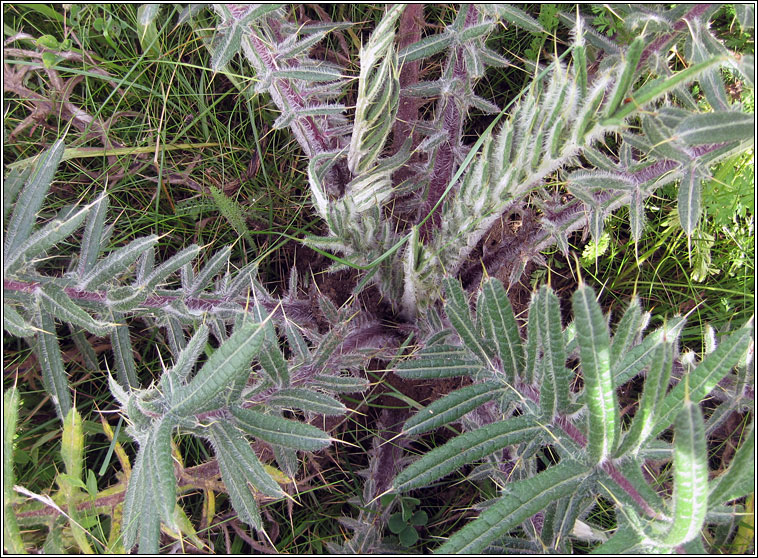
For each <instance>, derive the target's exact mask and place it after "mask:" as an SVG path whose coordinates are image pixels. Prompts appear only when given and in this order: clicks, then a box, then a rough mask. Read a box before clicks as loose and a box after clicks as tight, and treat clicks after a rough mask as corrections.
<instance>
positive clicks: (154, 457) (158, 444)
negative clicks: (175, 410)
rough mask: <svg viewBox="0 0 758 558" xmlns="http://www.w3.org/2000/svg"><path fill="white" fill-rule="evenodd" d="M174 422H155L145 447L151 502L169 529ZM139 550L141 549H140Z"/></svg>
mask: <svg viewBox="0 0 758 558" xmlns="http://www.w3.org/2000/svg"><path fill="white" fill-rule="evenodd" d="M173 429H174V422H173V420H172V419H171V418H170V417H165V418H163V419H161V420H158V421H156V423H155V425H154V426H153V431H152V433H151V436H150V441H149V442H148V443H147V445H146V451H147V456H146V459H147V460H148V463H149V467H148V471H149V475H150V484H151V486H152V497H153V501H154V502H155V503H156V504H157V505H158V509H159V510H160V517H161V519H162V520H163V521H164V522H165V523H166V524H167V525H168V526H169V527H170V528H171V529H174V530H177V526H176V525H174V507H175V506H176V477H175V476H174V464H173V459H172V457H171V432H172V431H173ZM140 550H141V549H140Z"/></svg>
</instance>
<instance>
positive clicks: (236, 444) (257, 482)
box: [211, 421, 284, 498]
mask: <svg viewBox="0 0 758 558" xmlns="http://www.w3.org/2000/svg"><path fill="white" fill-rule="evenodd" d="M211 431H212V432H213V438H214V441H215V443H216V450H217V453H218V452H221V453H224V454H225V456H224V457H226V458H227V459H231V460H232V461H233V462H234V463H235V465H236V466H237V467H238V468H239V469H240V472H241V473H242V476H243V477H244V478H245V480H246V482H249V483H250V484H251V485H252V486H253V487H254V488H255V489H256V490H257V491H258V492H261V493H263V494H265V495H266V496H269V497H271V498H281V497H282V496H284V492H283V491H282V489H281V488H280V487H279V485H278V484H277V482H276V481H275V480H274V479H273V478H272V477H271V475H269V474H268V473H267V472H266V470H265V469H264V468H263V465H262V464H261V462H260V460H259V459H258V456H256V455H255V452H254V451H253V449H252V448H251V447H250V444H249V442H248V441H247V439H246V438H245V436H244V435H243V434H242V432H240V431H239V430H238V429H237V428H236V427H235V426H234V425H232V424H230V423H228V422H225V421H219V422H214V423H213V425H212V426H211Z"/></svg>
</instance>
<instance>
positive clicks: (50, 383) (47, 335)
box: [36, 307, 72, 420]
mask: <svg viewBox="0 0 758 558" xmlns="http://www.w3.org/2000/svg"><path fill="white" fill-rule="evenodd" d="M36 314H37V316H36V317H37V320H38V323H39V328H40V329H41V330H42V331H40V332H38V333H37V356H38V361H39V363H40V366H41V368H42V381H43V383H44V384H45V389H46V390H47V392H48V393H49V394H50V398H51V399H52V400H53V404H54V405H55V412H56V414H57V415H58V418H60V419H61V420H64V419H65V417H66V415H67V414H68V412H69V410H71V406H72V403H71V393H70V392H69V390H68V380H67V375H66V369H65V368H64V366H63V358H62V357H61V349H60V346H59V345H58V336H57V335H56V333H55V323H54V322H53V319H52V318H51V317H50V314H48V313H47V312H45V311H44V310H42V309H41V308H39V307H37V311H36Z"/></svg>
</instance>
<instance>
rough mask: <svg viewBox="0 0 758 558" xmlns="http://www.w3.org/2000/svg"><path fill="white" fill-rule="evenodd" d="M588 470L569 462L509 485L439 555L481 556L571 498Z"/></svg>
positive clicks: (443, 547)
mask: <svg viewBox="0 0 758 558" xmlns="http://www.w3.org/2000/svg"><path fill="white" fill-rule="evenodd" d="M587 474H588V471H587V469H585V468H584V467H583V466H582V465H580V464H579V463H577V462H575V461H569V460H566V461H564V462H561V463H559V464H558V465H555V466H553V467H550V468H549V469H547V470H546V471H543V472H541V473H539V474H538V475H536V476H534V477H531V478H528V479H524V480H520V481H515V482H513V483H510V484H508V491H507V492H506V494H505V495H504V496H503V497H502V498H500V499H499V500H498V501H497V502H495V503H494V504H493V505H491V506H490V507H488V508H487V509H486V510H484V511H483V512H482V514H481V515H480V516H479V517H478V518H477V519H476V520H474V521H472V522H471V523H468V524H467V525H466V526H465V527H463V529H461V530H460V531H458V532H457V533H455V534H454V535H453V536H452V537H450V538H449V539H448V540H447V541H446V542H445V544H443V545H442V546H440V547H439V548H437V549H436V550H435V553H436V554H454V553H459V554H478V553H481V552H483V551H484V549H485V548H487V545H489V544H490V543H491V542H494V541H495V540H497V539H498V538H499V537H501V536H503V535H506V534H507V533H508V532H509V531H511V530H512V529H514V528H515V527H517V526H518V525H519V524H520V523H521V522H522V521H525V520H526V519H527V518H529V517H531V516H532V515H534V514H535V513H537V512H539V511H541V510H543V509H545V508H546V507H547V506H548V505H549V504H550V503H551V502H554V501H556V500H558V499H560V498H564V497H566V496H569V495H570V494H571V493H572V492H574V490H576V488H577V487H578V486H579V485H580V483H581V482H582V480H583V479H584V478H585V477H586V476H587Z"/></svg>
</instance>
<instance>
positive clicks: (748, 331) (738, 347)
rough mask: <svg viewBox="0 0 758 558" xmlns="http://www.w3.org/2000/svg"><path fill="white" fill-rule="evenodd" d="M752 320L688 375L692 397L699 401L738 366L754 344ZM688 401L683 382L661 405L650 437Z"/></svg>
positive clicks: (663, 426)
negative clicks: (752, 343)
mask: <svg viewBox="0 0 758 558" xmlns="http://www.w3.org/2000/svg"><path fill="white" fill-rule="evenodd" d="M752 332H753V327H752V320H751V321H750V322H749V323H748V324H747V325H745V326H743V327H741V328H740V329H738V330H737V331H735V332H734V333H732V334H731V335H730V336H729V337H727V338H726V339H724V340H723V341H721V343H720V344H719V346H718V347H716V350H715V351H713V352H712V353H711V354H709V355H708V356H707V357H705V359H703V361H702V362H701V363H700V364H699V365H698V366H697V368H695V369H694V370H693V371H692V372H690V373H689V375H688V383H689V397H690V399H691V400H692V401H695V402H700V401H702V400H703V399H705V397H706V396H707V395H708V394H709V393H710V392H711V390H713V388H714V387H716V384H718V383H719V382H720V381H721V380H722V379H723V378H724V376H726V375H727V374H728V373H729V371H730V370H731V369H732V368H733V367H734V366H736V365H737V363H738V362H739V361H740V359H741V358H742V357H743V355H744V354H745V351H747V349H748V347H749V346H750V344H751V342H752ZM684 400H685V382H683V381H680V382H679V383H678V384H677V385H676V386H675V387H674V388H673V389H672V390H671V391H669V393H668V395H666V397H665V399H664V400H663V402H662V403H661V406H660V408H659V411H658V413H657V417H656V423H655V428H653V431H652V432H651V434H650V437H651V438H655V437H656V436H658V435H659V434H660V433H661V432H663V431H664V430H665V429H666V428H668V427H669V425H670V424H671V423H672V422H673V421H674V419H675V418H676V416H677V415H678V413H679V409H681V408H682V405H683V402H684Z"/></svg>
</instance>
